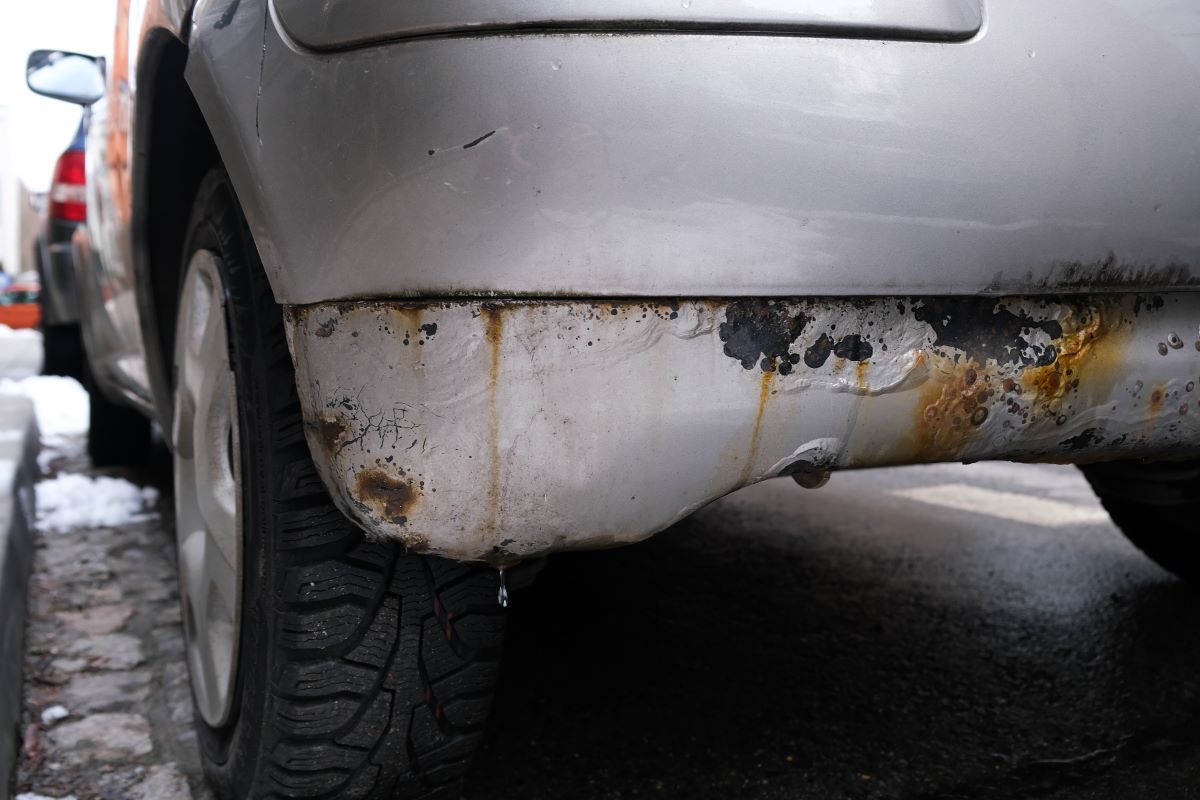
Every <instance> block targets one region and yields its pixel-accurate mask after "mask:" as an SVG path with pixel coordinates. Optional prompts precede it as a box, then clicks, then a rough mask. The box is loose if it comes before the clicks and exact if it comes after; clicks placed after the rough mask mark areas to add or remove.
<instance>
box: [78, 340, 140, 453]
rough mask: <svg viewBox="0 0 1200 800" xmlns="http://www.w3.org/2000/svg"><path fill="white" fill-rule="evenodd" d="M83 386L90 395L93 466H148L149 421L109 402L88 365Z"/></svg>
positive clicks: (90, 437) (89, 425) (89, 408)
mask: <svg viewBox="0 0 1200 800" xmlns="http://www.w3.org/2000/svg"><path fill="white" fill-rule="evenodd" d="M83 384H84V386H85V388H87V392H88V433H87V450H88V456H89V457H90V458H91V460H92V466H94V467H122V466H140V465H143V464H145V463H146V462H147V460H148V459H149V458H150V452H151V443H152V440H151V437H150V420H149V419H147V418H146V417H145V416H144V415H143V414H142V413H141V412H140V411H138V410H137V409H134V408H132V407H131V406H126V405H120V404H118V403H114V402H113V401H112V400H109V399H108V397H107V396H106V395H105V394H104V392H103V391H101V390H100V388H99V387H98V386H96V381H95V379H94V378H93V377H92V374H91V371H90V370H89V369H88V367H87V365H86V363H85V364H84V368H83Z"/></svg>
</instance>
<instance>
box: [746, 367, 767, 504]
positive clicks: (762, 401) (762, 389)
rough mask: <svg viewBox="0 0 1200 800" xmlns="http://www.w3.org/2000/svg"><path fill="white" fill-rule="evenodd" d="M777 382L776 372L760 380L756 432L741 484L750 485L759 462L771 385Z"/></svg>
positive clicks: (751, 440)
mask: <svg viewBox="0 0 1200 800" xmlns="http://www.w3.org/2000/svg"><path fill="white" fill-rule="evenodd" d="M774 382H775V372H774V371H773V370H772V371H770V372H763V373H762V375H761V377H760V378H759V380H758V411H757V412H756V413H755V415H754V430H753V431H752V432H751V434H750V452H749V454H747V456H746V464H745V466H743V467H742V477H741V484H742V485H745V484H746V483H749V481H750V477H751V474H752V473H753V470H754V463H755V462H756V461H757V460H758V445H759V440H760V439H761V438H762V424H763V417H764V416H765V415H766V411H767V401H769V400H770V399H771V385H772V384H773V383H774Z"/></svg>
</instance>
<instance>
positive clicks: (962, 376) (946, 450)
mask: <svg viewBox="0 0 1200 800" xmlns="http://www.w3.org/2000/svg"><path fill="white" fill-rule="evenodd" d="M941 360H942V361H943V362H944V363H943V364H941V365H939V366H935V367H934V369H933V371H932V372H931V379H930V380H929V381H927V382H926V383H925V385H924V386H922V387H921V391H920V394H919V397H920V399H919V401H918V403H917V419H916V423H915V429H914V439H915V442H914V451H915V452H914V457H913V460H914V461H950V460H954V459H957V458H959V457H960V456H961V453H962V452H963V451H964V450H965V448H966V445H967V444H968V443H969V442H970V441H971V439H972V438H974V435H975V431H976V430H977V429H978V427H979V426H980V425H981V424H983V422H984V421H985V420H986V419H987V416H988V411H987V406H988V405H989V404H990V401H991V399H992V396H993V394H994V393H995V390H994V389H993V388H992V387H991V385H990V384H991V382H990V381H989V380H988V378H990V377H991V376H990V373H989V372H988V371H987V370H986V369H985V368H984V367H983V366H982V365H980V364H978V363H974V362H972V363H968V364H955V363H953V361H952V360H951V359H941ZM981 409H982V410H981Z"/></svg>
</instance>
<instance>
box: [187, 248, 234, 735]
mask: <svg viewBox="0 0 1200 800" xmlns="http://www.w3.org/2000/svg"><path fill="white" fill-rule="evenodd" d="M224 305H225V304H224V293H223V291H222V289H221V279H220V274H219V272H218V267H217V263H216V258H215V256H214V255H213V254H211V253H208V252H206V251H200V252H198V253H196V255H195V256H193V258H192V260H191V262H190V263H189V265H188V272H187V275H186V277H185V280H184V290H183V292H182V300H181V307H180V313H179V324H178V327H177V332H176V346H175V366H176V394H175V419H174V424H173V426H172V431H171V440H172V444H173V445H174V448H175V505H176V536H177V541H178V543H179V559H180V588H181V593H182V595H183V604H184V608H185V613H186V615H187V620H186V624H185V633H186V634H187V637H188V642H187V649H188V662H189V667H190V670H191V674H192V689H193V693H194V695H195V697H196V705H197V707H198V709H199V711H200V714H201V716H202V717H203V718H204V720H205V722H207V723H208V724H209V725H212V726H214V727H215V726H219V725H221V724H223V723H224V722H225V721H226V720H227V719H228V717H229V711H230V705H231V699H232V693H233V685H234V673H235V665H236V659H237V642H238V636H239V627H240V624H239V623H240V615H241V550H242V542H241V512H240V502H241V500H240V498H241V493H240V490H239V478H240V475H239V472H240V456H239V452H238V446H239V436H238V425H237V396H236V392H235V388H234V381H233V373H232V371H231V370H230V365H229V355H228V352H229V351H228V334H227V328H226V320H225V310H224Z"/></svg>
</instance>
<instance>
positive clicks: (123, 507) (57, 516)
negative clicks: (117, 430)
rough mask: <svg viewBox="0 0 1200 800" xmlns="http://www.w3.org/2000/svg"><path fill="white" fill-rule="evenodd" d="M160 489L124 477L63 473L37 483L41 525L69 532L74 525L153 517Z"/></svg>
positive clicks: (103, 524) (96, 525) (110, 525)
mask: <svg viewBox="0 0 1200 800" xmlns="http://www.w3.org/2000/svg"><path fill="white" fill-rule="evenodd" d="M156 502H158V490H157V489H154V488H152V487H149V486H137V485H135V484H133V483H130V482H129V481H127V480H125V479H124V478H110V477H107V476H104V475H101V476H98V477H94V478H93V477H89V476H87V475H78V474H75V473H64V474H62V475H58V476H57V477H54V478H51V479H50V480H45V481H42V482H41V483H39V484H38V485H37V518H38V527H39V528H41V529H42V530H44V531H50V532H54V533H66V532H67V531H69V530H72V529H73V528H116V527H120V526H122V525H128V524H131V523H134V522H145V521H147V520H151V519H154V518H155V517H156V516H157V514H155V513H154V512H153V511H150V507H151V506H153V505H154V504H155V503H156Z"/></svg>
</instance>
